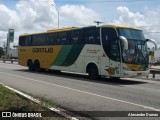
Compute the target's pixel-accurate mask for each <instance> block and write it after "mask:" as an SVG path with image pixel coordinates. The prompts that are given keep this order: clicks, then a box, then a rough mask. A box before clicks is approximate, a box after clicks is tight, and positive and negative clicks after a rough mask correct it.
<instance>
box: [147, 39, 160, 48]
mask: <svg viewBox="0 0 160 120" xmlns="http://www.w3.org/2000/svg"><path fill="white" fill-rule="evenodd" d="M146 42H152V43H153V44H154V45H155V50H157V48H158V47H157V42H156V41H155V40H153V39H146ZM146 42H145V43H146Z"/></svg>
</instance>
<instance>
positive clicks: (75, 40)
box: [71, 30, 83, 44]
mask: <svg viewBox="0 0 160 120" xmlns="http://www.w3.org/2000/svg"><path fill="white" fill-rule="evenodd" d="M71 44H83V31H82V30H74V31H71Z"/></svg>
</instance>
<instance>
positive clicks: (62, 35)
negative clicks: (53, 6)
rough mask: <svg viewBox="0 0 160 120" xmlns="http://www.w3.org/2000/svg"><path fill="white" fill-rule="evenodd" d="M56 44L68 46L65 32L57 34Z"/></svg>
mask: <svg viewBox="0 0 160 120" xmlns="http://www.w3.org/2000/svg"><path fill="white" fill-rule="evenodd" d="M58 44H62V45H66V44H69V40H68V39H67V32H62V33H58Z"/></svg>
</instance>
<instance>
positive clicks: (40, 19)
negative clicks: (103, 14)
mask: <svg viewBox="0 0 160 120" xmlns="http://www.w3.org/2000/svg"><path fill="white" fill-rule="evenodd" d="M51 4H54V0H52V2H38V1H35V0H19V1H18V2H17V3H16V5H15V6H16V9H14V10H11V9H9V8H8V7H7V6H5V5H3V4H0V18H1V19H0V33H3V34H0V46H2V44H3V42H4V41H6V39H7V32H8V29H9V28H14V29H15V43H18V36H19V35H20V34H22V33H31V32H39V31H46V30H47V29H50V28H55V27H57V11H56V9H55V7H56V6H55V7H54V6H52V5H51ZM54 5H55V4H54ZM59 13H60V18H61V19H60V26H63V25H65V26H71V25H72V23H73V22H75V23H76V25H77V24H79V25H89V24H93V21H94V20H97V18H98V19H99V18H100V16H99V15H98V13H96V12H95V11H93V10H92V9H89V8H86V7H85V6H82V5H80V6H78V5H64V6H61V7H60V8H59ZM61 21H63V22H61ZM64 23H65V24H64Z"/></svg>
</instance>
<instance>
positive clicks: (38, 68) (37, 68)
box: [34, 60, 41, 72]
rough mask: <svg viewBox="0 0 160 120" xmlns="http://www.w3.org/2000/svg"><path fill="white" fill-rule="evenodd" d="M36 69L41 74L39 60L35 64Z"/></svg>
mask: <svg viewBox="0 0 160 120" xmlns="http://www.w3.org/2000/svg"><path fill="white" fill-rule="evenodd" d="M34 69H35V71H36V72H40V71H41V68H40V63H39V61H38V60H36V61H35V62H34Z"/></svg>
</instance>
